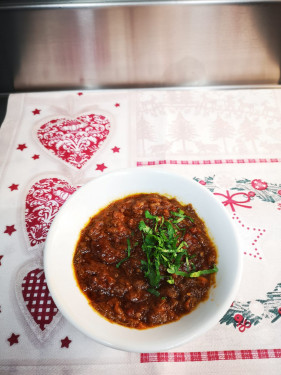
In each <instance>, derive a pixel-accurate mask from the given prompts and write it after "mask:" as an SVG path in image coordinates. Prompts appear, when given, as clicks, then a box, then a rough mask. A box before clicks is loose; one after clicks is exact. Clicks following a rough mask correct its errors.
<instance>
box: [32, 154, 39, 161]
mask: <svg viewBox="0 0 281 375" xmlns="http://www.w3.org/2000/svg"><path fill="white" fill-rule="evenodd" d="M39 157H40V155H36V154H34V155H33V156H32V159H34V160H36V159H39Z"/></svg>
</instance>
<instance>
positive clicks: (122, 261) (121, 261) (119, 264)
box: [116, 238, 132, 268]
mask: <svg viewBox="0 0 281 375" xmlns="http://www.w3.org/2000/svg"><path fill="white" fill-rule="evenodd" d="M131 250H132V248H131V241H130V239H129V238H127V254H128V255H127V256H126V258H124V259H122V260H120V262H118V263H117V264H116V267H117V268H119V267H120V266H121V264H122V263H124V262H126V260H128V259H129V258H130V256H131Z"/></svg>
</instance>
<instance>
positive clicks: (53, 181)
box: [25, 178, 76, 247]
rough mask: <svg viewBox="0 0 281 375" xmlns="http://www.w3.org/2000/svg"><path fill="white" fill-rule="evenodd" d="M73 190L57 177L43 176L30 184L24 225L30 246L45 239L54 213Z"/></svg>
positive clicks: (74, 189)
mask: <svg viewBox="0 0 281 375" xmlns="http://www.w3.org/2000/svg"><path fill="white" fill-rule="evenodd" d="M75 191H76V188H74V187H73V186H71V185H70V184H69V183H68V182H67V181H64V180H62V179H59V178H43V179H41V180H39V181H38V182H36V183H35V184H34V185H32V187H31V188H30V190H29V192H28V194H27V196H26V200H25V226H26V230H27V235H28V239H29V243H30V246H31V247H34V246H37V245H39V244H41V243H43V242H44V241H45V239H46V237H47V233H48V231H49V228H50V226H51V223H52V221H53V220H54V217H55V215H56V214H57V212H58V211H59V209H60V208H61V206H62V205H63V204H64V202H65V201H66V200H67V198H68V197H69V196H70V195H71V194H73V193H74V192H75Z"/></svg>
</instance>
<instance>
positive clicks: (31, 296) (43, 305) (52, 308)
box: [21, 268, 58, 331]
mask: <svg viewBox="0 0 281 375" xmlns="http://www.w3.org/2000/svg"><path fill="white" fill-rule="evenodd" d="M21 286H22V295H23V299H24V301H25V304H26V307H27V309H28V311H29V313H30V314H31V316H32V318H33V319H34V321H35V323H36V324H37V325H38V326H39V327H40V329H41V330H42V331H44V330H45V328H46V326H47V325H48V324H50V323H51V322H52V320H53V318H54V316H55V315H56V314H57V313H58V308H57V306H56V305H55V303H54V301H53V299H52V297H51V296H50V293H49V289H48V286H47V283H46V280H45V274H44V272H43V270H42V269H39V268H37V269H35V270H32V271H30V272H28V274H27V275H26V276H25V278H24V279H23V281H22V285H21Z"/></svg>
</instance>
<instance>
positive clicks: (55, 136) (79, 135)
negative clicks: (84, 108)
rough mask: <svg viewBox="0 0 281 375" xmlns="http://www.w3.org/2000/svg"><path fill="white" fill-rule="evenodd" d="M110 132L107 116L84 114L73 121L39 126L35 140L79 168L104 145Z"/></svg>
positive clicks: (63, 119) (61, 121)
mask: <svg viewBox="0 0 281 375" xmlns="http://www.w3.org/2000/svg"><path fill="white" fill-rule="evenodd" d="M109 131H110V122H109V120H108V119H107V118H106V117H104V116H102V115H97V114H87V115H82V116H79V117H76V118H75V119H66V118H58V119H54V120H51V121H49V122H47V123H45V124H44V125H42V126H40V128H39V130H38V131H37V137H38V139H39V141H40V142H41V144H42V145H43V146H44V148H45V149H47V150H48V151H50V152H51V153H52V154H53V155H55V156H57V157H58V158H60V159H61V160H63V161H64V162H65V163H67V164H68V165H71V166H73V167H75V168H77V169H81V168H82V167H83V166H84V165H85V164H86V163H87V161H88V160H89V159H91V157H92V156H93V155H94V154H95V153H96V152H97V150H98V149H99V148H100V147H101V145H102V144H103V143H104V141H105V140H106V138H107V136H108V134H109Z"/></svg>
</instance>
